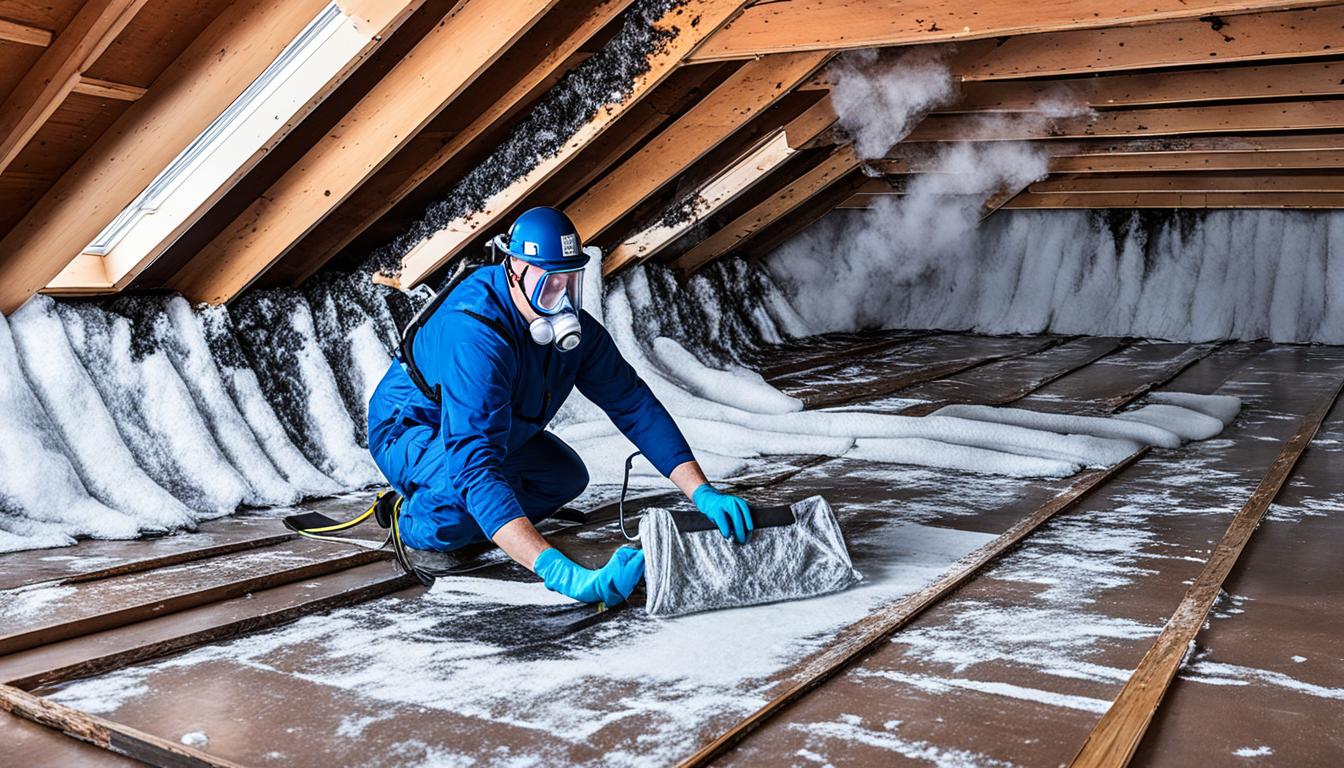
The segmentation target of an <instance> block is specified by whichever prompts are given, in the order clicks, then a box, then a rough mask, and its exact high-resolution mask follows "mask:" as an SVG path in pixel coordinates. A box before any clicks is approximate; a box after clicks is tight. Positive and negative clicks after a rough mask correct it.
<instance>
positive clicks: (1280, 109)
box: [905, 100, 1344, 142]
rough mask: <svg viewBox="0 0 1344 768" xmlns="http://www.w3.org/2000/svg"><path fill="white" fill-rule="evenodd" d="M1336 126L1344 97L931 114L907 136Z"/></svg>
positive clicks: (1019, 136)
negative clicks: (1006, 114)
mask: <svg viewBox="0 0 1344 768" xmlns="http://www.w3.org/2000/svg"><path fill="white" fill-rule="evenodd" d="M1333 128H1344V101H1334V100H1319V101H1288V102H1277V103H1267V104H1237V105H1223V106H1197V107H1173V108H1169V109H1160V108H1159V109H1133V110H1116V111H1112V112H1097V113H1094V114H1091V115H1084V116H1080V117H1066V118H1041V119H1027V120H1021V121H1016V122H1014V121H992V122H986V121H983V120H980V119H979V118H977V117H976V116H974V115H929V116H928V117H926V118H925V119H924V120H923V121H922V122H920V124H919V125H917V126H916V127H915V129H914V130H913V131H911V132H910V134H909V135H908V136H906V138H905V141H907V142H927V141H941V142H949V141H1025V140H1032V139H1042V140H1043V139H1083V138H1089V137H1095V136H1109V137H1121V136H1160V135H1186V134H1197V133H1237V132H1241V131H1266V132H1280V131H1294V132H1297V131H1305V130H1327V129H1333Z"/></svg>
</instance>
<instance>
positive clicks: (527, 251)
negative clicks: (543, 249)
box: [523, 240, 540, 256]
mask: <svg viewBox="0 0 1344 768" xmlns="http://www.w3.org/2000/svg"><path fill="white" fill-rule="evenodd" d="M539 251H540V249H539V248H537V244H536V243H534V242H532V241H531V240H524V241H523V255H524V256H536V255H537V253H538V252H539Z"/></svg>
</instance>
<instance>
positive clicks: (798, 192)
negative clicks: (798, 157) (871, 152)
mask: <svg viewBox="0 0 1344 768" xmlns="http://www.w3.org/2000/svg"><path fill="white" fill-rule="evenodd" d="M858 166H859V159H858V157H857V156H856V155H855V154H854V150H853V149H852V148H851V147H849V146H843V147H837V148H836V149H835V150H834V151H832V152H831V153H830V154H829V155H828V156H827V157H826V158H825V159H824V160H822V161H821V163H819V164H818V165H817V166H815V167H814V168H811V169H810V170H808V171H807V172H806V173H804V174H802V175H801V176H799V177H798V178H797V179H796V180H795V181H793V182H791V183H789V184H787V185H785V186H784V187H783V188H781V189H780V190H779V191H778V192H776V193H775V194H773V195H771V196H770V197H768V198H766V199H765V200H763V201H761V202H760V203H758V204H756V205H755V206H752V208H751V209H750V210H748V211H747V212H746V213H743V214H742V215H741V216H738V217H737V218H736V219H734V220H733V221H731V222H730V223H729V224H728V225H727V226H725V227H724V228H723V229H720V230H719V231H718V232H715V233H714V234H712V235H710V236H709V237H707V238H705V239H704V240H701V241H700V242H699V243H698V244H696V246H695V247H694V248H692V249H691V250H689V251H687V252H686V253H684V254H682V255H681V256H680V257H679V258H678V259H677V260H676V261H675V262H674V263H673V266H674V267H675V268H676V269H678V270H680V271H681V272H683V273H687V274H689V273H692V272H694V271H696V270H697V269H700V268H701V267H703V266H704V265H706V264H708V263H710V262H711V261H713V260H714V259H717V258H719V257H720V256H723V255H724V254H726V253H728V252H729V251H731V250H733V249H734V248H736V247H737V246H738V245H740V244H742V243H743V242H746V241H747V240H748V239H750V238H751V237H753V236H754V235H756V234H758V233H760V232H761V231H762V230H764V229H765V228H766V227H769V226H770V225H771V224H774V223H775V222H777V221H779V220H781V219H782V218H784V217H785V216H788V215H789V214H790V213H792V212H794V211H795V210H797V209H798V208H799V206H801V205H803V204H804V203H806V202H807V201H808V200H809V199H811V198H812V197H813V196H814V195H816V194H818V193H820V192H821V191H822V190H824V189H826V188H827V187H829V186H831V185H832V184H834V183H835V182H837V181H839V180H840V179H841V178H843V177H845V176H846V175H847V174H849V173H850V172H851V171H853V170H854V169H855V168H857V167H858Z"/></svg>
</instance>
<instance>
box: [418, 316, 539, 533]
mask: <svg viewBox="0 0 1344 768" xmlns="http://www.w3.org/2000/svg"><path fill="white" fill-rule="evenodd" d="M448 326H449V328H448V329H436V330H444V331H445V333H451V335H452V337H453V342H452V343H446V344H445V343H441V342H440V339H439V338H438V336H439V334H438V333H435V334H432V335H431V336H430V337H428V338H425V339H424V342H425V343H424V344H423V345H422V344H421V337H419V336H417V338H416V341H415V343H416V361H417V363H418V364H419V366H420V370H421V371H422V373H423V374H424V376H425V380H426V382H427V383H428V384H429V385H430V386H431V387H434V386H436V385H437V386H438V387H439V391H440V398H441V404H440V408H439V410H440V413H441V422H440V433H439V434H440V439H442V440H443V443H444V448H445V453H446V459H447V480H446V482H450V483H451V484H452V488H453V489H454V490H455V491H457V493H458V494H459V495H460V496H461V497H462V500H463V502H464V504H465V506H466V508H467V512H468V513H469V514H470V515H471V516H472V517H473V518H475V519H476V523H477V524H478V525H480V527H481V530H482V531H483V532H484V533H485V535H486V538H492V537H493V536H494V535H495V532H496V531H498V530H499V529H500V528H501V527H502V526H503V525H504V524H505V523H507V522H509V521H510V520H513V519H514V518H518V517H523V516H524V513H523V508H522V506H521V505H520V504H519V503H518V497H517V496H516V495H515V494H514V492H513V488H512V487H510V486H509V484H508V482H507V481H506V480H505V479H504V474H503V472H502V469H501V468H502V466H503V463H504V457H505V456H506V455H507V454H508V442H509V430H510V424H511V422H512V416H513V403H512V385H511V382H512V381H513V373H514V368H515V367H516V366H517V361H516V360H515V359H514V357H513V353H512V351H511V350H510V349H509V347H508V345H507V344H506V343H501V340H500V339H499V337H498V335H496V334H495V332H494V331H492V330H491V329H489V328H487V327H486V326H485V325H484V324H483V323H481V322H479V321H477V320H475V319H474V318H470V317H468V316H466V315H462V316H461V317H460V318H454V320H453V321H450V322H449V323H448ZM422 333H423V332H422Z"/></svg>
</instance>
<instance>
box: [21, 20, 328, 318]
mask: <svg viewBox="0 0 1344 768" xmlns="http://www.w3.org/2000/svg"><path fill="white" fill-rule="evenodd" d="M325 4H326V3H325V2H324V0H290V1H289V2H285V3H274V2H270V1H269V0H242V1H241V2H238V3H235V4H234V5H233V6H232V7H231V9H230V13H229V14H227V15H226V16H224V17H221V18H219V19H216V20H215V21H214V22H213V23H212V24H211V25H210V26H209V27H208V28H207V29H206V30H205V31H204V32H203V33H202V34H201V36H200V37H198V38H197V40H196V41H195V42H193V43H192V44H191V46H190V47H189V48H188V49H187V50H186V51H185V52H184V53H183V54H182V55H181V56H179V57H178V59H177V60H176V61H175V62H173V64H172V65H171V66H170V67H169V68H168V70H166V71H165V72H164V73H163V74H162V75H160V76H159V78H158V80H157V81H155V83H154V86H153V87H152V88H151V89H150V92H149V93H147V94H146V95H145V97H144V98H142V99H140V100H139V101H137V102H135V103H134V104H132V105H131V106H130V107H129V108H128V109H127V111H126V112H125V113H124V114H123V115H122V116H121V117H120V118H119V119H118V120H117V122H116V123H114V124H113V125H112V127H111V128H109V129H108V130H107V131H106V132H105V133H104V134H103V136H102V137H101V138H100V139H99V140H98V141H97V143H95V144H94V146H93V147H92V148H90V149H89V150H88V151H87V152H85V153H84V155H83V156H82V157H80V159H79V160H78V161H76V162H75V164H74V165H73V166H72V167H71V168H70V169H69V170H68V171H67V172H66V173H65V175H64V176H62V177H61V179H60V180H59V181H57V182H56V184H55V186H53V187H52V188H51V190H49V191H48V192H47V194H46V195H44V196H43V197H42V199H41V200H39V201H38V202H37V204H36V205H34V206H33V208H32V210H30V211H29V212H28V214H27V215H26V216H25V217H24V218H23V220H22V221H20V222H19V224H18V225H17V226H15V227H14V229H13V230H11V231H10V232H9V233H8V234H7V235H6V236H5V237H4V239H3V240H0V278H3V279H0V312H5V313H9V312H13V311H14V310H15V309H17V308H18V307H19V305H20V304H22V303H23V302H24V301H26V300H27V298H28V297H29V296H31V295H32V294H33V293H35V292H37V291H38V290H39V289H41V288H42V287H44V286H45V285H46V284H47V283H48V282H50V281H51V279H52V278H53V277H55V276H56V275H57V273H59V272H60V271H61V270H62V268H64V267H65V266H66V264H67V263H69V262H70V260H71V259H72V258H74V257H75V255H76V254H78V253H79V252H80V251H82V250H83V249H84V247H85V246H87V245H88V244H89V242H91V241H92V240H93V238H94V237H95V236H97V234H98V233H99V232H100V231H101V230H102V229H103V227H105V226H106V225H107V224H108V223H109V222H110V221H112V219H113V218H114V217H115V216H116V215H117V214H118V213H119V212H120V211H121V210H122V209H123V208H125V207H126V205H127V204H129V203H130V202H131V201H132V200H133V199H135V196H136V195H138V194H140V192H141V191H142V190H143V189H144V188H145V186H146V185H148V184H149V183H150V181H152V180H153V178H154V177H155V176H156V175H157V174H158V173H159V171H160V170H162V169H163V168H164V167H166V166H167V165H168V163H169V162H171V161H172V159H173V158H174V157H176V156H177V155H178V153H180V152H181V151H182V150H183V149H184V148H185V147H186V146H187V145H188V144H190V143H191V141H192V140H193V139H195V138H196V136H197V135H199V134H200V132H201V131H202V130H204V129H205V127H206V126H207V125H209V123H210V121H211V120H213V119H214V118H215V116H216V115H218V114H220V113H221V112H223V111H224V109H225V108H226V107H228V105H229V104H230V103H232V102H233V101H234V99H236V98H238V95H239V94H240V93H242V91H243V89H244V88H246V87H247V84H248V83H250V82H252V81H253V80H254V79H256V77H257V76H258V75H260V74H261V72H262V70H264V69H265V68H266V66H267V64H269V63H270V62H271V61H272V60H274V58H275V56H276V55H277V54H278V53H279V52H280V51H281V50H282V49H283V48H284V47H285V45H287V44H288V43H289V41H290V40H292V39H293V38H294V36H295V35H297V34H298V33H299V31H300V30H302V29H303V28H304V26H305V25H307V23H308V22H309V21H310V20H312V18H313V16H314V15H315V14H316V13H317V11H318V10H320V9H321V8H322V7H323V6H324V5H325Z"/></svg>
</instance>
